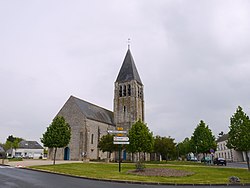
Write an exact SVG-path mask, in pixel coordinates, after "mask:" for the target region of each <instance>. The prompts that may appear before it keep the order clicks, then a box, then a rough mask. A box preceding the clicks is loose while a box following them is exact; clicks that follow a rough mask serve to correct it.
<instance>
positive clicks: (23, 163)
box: [7, 159, 82, 167]
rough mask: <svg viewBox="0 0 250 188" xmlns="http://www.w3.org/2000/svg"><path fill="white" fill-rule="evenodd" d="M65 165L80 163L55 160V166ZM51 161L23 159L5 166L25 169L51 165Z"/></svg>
mask: <svg viewBox="0 0 250 188" xmlns="http://www.w3.org/2000/svg"><path fill="white" fill-rule="evenodd" d="M65 163H82V161H63V160H58V161H57V160H56V164H65ZM52 164H53V160H49V159H47V160H38V159H37V160H36V159H35V160H33V159H23V161H12V162H8V163H7V165H10V166H13V167H18V166H21V167H27V166H39V165H52Z"/></svg>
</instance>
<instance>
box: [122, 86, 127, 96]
mask: <svg viewBox="0 0 250 188" xmlns="http://www.w3.org/2000/svg"><path fill="white" fill-rule="evenodd" d="M126 90H127V88H126V86H125V85H124V86H123V96H124V97H126V95H127V91H126Z"/></svg>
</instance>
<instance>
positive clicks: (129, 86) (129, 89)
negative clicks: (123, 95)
mask: <svg viewBox="0 0 250 188" xmlns="http://www.w3.org/2000/svg"><path fill="white" fill-rule="evenodd" d="M128 96H131V85H130V84H129V85H128Z"/></svg>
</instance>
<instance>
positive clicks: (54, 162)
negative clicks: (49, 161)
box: [53, 148, 57, 165]
mask: <svg viewBox="0 0 250 188" xmlns="http://www.w3.org/2000/svg"><path fill="white" fill-rule="evenodd" d="M56 150H57V148H55V152H54V161H53V165H55V164H56Z"/></svg>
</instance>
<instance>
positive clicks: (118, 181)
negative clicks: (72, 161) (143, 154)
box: [19, 167, 250, 187]
mask: <svg viewBox="0 0 250 188" xmlns="http://www.w3.org/2000/svg"><path fill="white" fill-rule="evenodd" d="M19 169H25V170H31V171H36V172H44V173H48V174H57V175H62V176H67V177H73V178H79V179H86V180H95V181H104V182H114V183H123V184H140V185H169V186H216V187H219V186H229V187H230V186H250V183H235V184H230V183H227V184H192V183H191V184H187V183H184V184H178V183H161V182H139V181H127V180H125V181H123V180H111V179H100V178H90V177H85V176H76V175H71V174H64V173H59V172H52V171H46V170H38V169H32V168H26V167H21V168H19Z"/></svg>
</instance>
